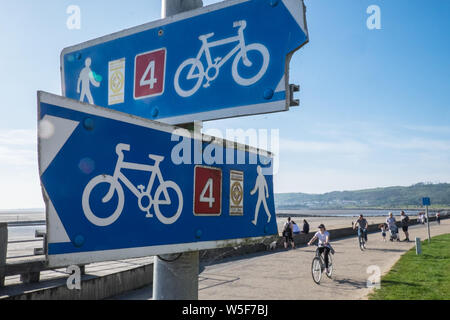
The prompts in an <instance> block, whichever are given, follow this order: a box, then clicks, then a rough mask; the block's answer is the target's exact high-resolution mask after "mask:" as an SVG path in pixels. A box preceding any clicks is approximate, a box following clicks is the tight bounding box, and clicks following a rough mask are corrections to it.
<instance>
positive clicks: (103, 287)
mask: <svg viewBox="0 0 450 320" xmlns="http://www.w3.org/2000/svg"><path fill="white" fill-rule="evenodd" d="M63 280H64V283H60V284H59V285H58V286H53V287H50V288H45V289H41V290H35V291H31V292H24V293H20V294H16V295H14V296H11V297H9V298H7V299H9V300H101V299H106V298H109V297H113V296H116V295H119V294H122V293H125V292H128V291H132V290H136V289H139V288H142V287H144V286H147V285H150V284H152V283H153V263H150V264H147V265H144V266H140V267H138V268H135V269H131V270H127V271H122V272H118V273H114V274H110V275H107V276H103V277H92V276H83V277H82V283H81V289H82V290H69V289H67V286H66V284H65V282H66V281H67V279H63ZM61 281H62V280H61Z"/></svg>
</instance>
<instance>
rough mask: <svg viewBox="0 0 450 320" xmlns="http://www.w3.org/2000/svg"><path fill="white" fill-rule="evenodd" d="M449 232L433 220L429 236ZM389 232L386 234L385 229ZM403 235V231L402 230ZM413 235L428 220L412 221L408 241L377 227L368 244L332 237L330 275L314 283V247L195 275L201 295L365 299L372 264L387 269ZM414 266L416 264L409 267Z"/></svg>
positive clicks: (421, 232) (446, 224) (446, 223)
mask: <svg viewBox="0 0 450 320" xmlns="http://www.w3.org/2000/svg"><path fill="white" fill-rule="evenodd" d="M444 233H450V220H443V221H442V222H441V225H437V223H436V222H432V223H431V236H432V237H433V236H436V235H439V234H444ZM388 236H389V234H388ZM400 236H401V238H402V239H403V238H404V234H403V232H402V231H400ZM415 237H420V238H421V239H422V240H424V239H426V238H427V228H426V225H418V226H413V227H410V239H411V240H413V241H412V242H409V243H407V242H390V241H389V239H387V242H383V241H381V233H373V234H369V239H368V240H369V241H368V244H367V250H366V251H364V252H362V251H361V250H360V249H359V247H358V244H357V238H356V237H349V238H345V239H341V240H335V241H333V240H332V239H331V242H332V245H333V247H334V249H335V250H336V254H335V255H334V257H333V258H334V265H335V270H334V275H333V277H332V279H328V278H327V277H326V276H325V275H324V276H323V278H322V281H321V284H320V285H317V284H315V283H314V282H313V280H312V277H311V262H312V259H313V257H314V254H315V249H316V247H305V246H303V247H299V248H297V249H295V250H292V249H290V250H288V251H283V250H282V249H281V250H280V249H278V250H279V251H277V252H274V253H266V254H260V255H252V256H246V257H245V258H241V259H235V260H232V261H228V262H224V263H220V264H215V265H209V266H205V267H204V270H203V271H202V272H201V273H200V275H199V299H200V300H241V299H244V300H265V299H274V300H285V299H286V300H303V299H310V300H315V299H365V298H366V296H367V294H368V293H369V292H370V291H371V290H372V289H370V288H367V280H368V278H369V277H370V276H371V275H373V273H370V274H369V273H367V271H368V268H369V267H370V266H378V267H379V270H380V272H381V274H385V273H386V272H388V271H389V270H390V268H391V267H392V266H393V265H394V264H395V262H396V261H397V260H398V259H399V258H400V257H401V255H402V254H404V253H405V252H406V251H408V250H409V249H411V248H413V247H414V246H415V242H414V239H415ZM411 272H414V270H411Z"/></svg>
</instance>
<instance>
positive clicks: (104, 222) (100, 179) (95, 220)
mask: <svg viewBox="0 0 450 320" xmlns="http://www.w3.org/2000/svg"><path fill="white" fill-rule="evenodd" d="M102 183H107V184H109V185H110V187H109V188H108V190H109V189H110V188H111V187H113V188H114V192H117V196H118V201H117V207H116V208H115V210H114V212H113V214H111V215H110V216H109V217H106V218H99V217H98V216H96V215H95V214H94V213H93V212H92V209H91V205H90V197H91V192H92V190H94V188H95V187H97V186H98V185H100V184H102ZM111 198H113V197H111ZM111 198H109V199H108V201H109V200H111ZM103 199H105V198H103ZM124 201H125V199H124V194H123V189H122V186H121V185H120V183H119V182H118V181H115V180H114V178H113V177H111V176H108V175H100V176H97V177H95V178H94V179H92V180H91V181H89V183H88V184H87V186H86V187H85V188H84V191H83V197H82V201H81V202H82V207H83V212H84V215H85V216H86V218H87V219H88V220H89V221H90V222H91V223H92V224H95V225H96V226H99V227H106V226H109V225H110V224H112V223H114V222H115V221H116V220H117V219H118V218H119V216H120V214H121V213H122V210H123V205H124ZM105 202H106V200H105Z"/></svg>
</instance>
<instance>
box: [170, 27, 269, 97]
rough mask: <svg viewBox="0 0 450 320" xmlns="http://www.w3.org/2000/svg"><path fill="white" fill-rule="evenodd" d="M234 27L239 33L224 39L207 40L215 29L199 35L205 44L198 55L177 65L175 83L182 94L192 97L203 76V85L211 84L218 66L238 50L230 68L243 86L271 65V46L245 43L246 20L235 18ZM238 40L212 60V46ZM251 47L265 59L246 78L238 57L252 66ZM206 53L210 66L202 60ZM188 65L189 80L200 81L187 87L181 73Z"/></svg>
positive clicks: (262, 73) (258, 77) (259, 77)
mask: <svg viewBox="0 0 450 320" xmlns="http://www.w3.org/2000/svg"><path fill="white" fill-rule="evenodd" d="M233 27H234V28H237V27H239V30H238V35H237V36H234V37H230V38H227V39H223V40H218V41H214V42H211V43H208V39H209V38H211V37H212V36H214V33H209V34H205V35H202V36H200V37H199V40H200V41H202V43H203V45H202V47H201V48H200V51H199V52H198V54H197V57H196V58H190V59H187V60H186V61H184V62H183V63H182V64H181V65H180V66H179V67H178V69H177V72H176V73H175V79H174V85H175V90H176V92H177V93H178V94H179V95H180V96H181V97H185V98H187V97H190V96H192V95H193V94H194V93H196V92H197V90H198V89H199V88H200V85H201V84H202V83H203V79H204V78H206V83H205V84H204V85H203V87H204V88H208V87H209V86H210V84H209V83H210V82H211V81H214V80H215V79H216V78H217V77H218V76H219V70H220V68H221V67H222V66H223V65H224V64H225V63H226V62H227V61H228V60H229V59H230V58H231V57H232V56H233V55H234V54H235V53H237V55H236V57H235V58H234V61H233V67H232V69H231V72H232V76H233V79H234V81H236V83H238V84H240V85H241V86H250V85H252V84H254V83H256V82H258V81H259V80H260V79H261V78H262V76H263V75H264V74H265V73H266V71H267V68H268V67H269V61H270V54H269V50H267V48H266V47H265V46H264V45H262V44H260V43H252V44H249V45H246V44H245V39H244V29H245V28H246V27H247V22H246V21H245V20H241V21H235V22H234V23H233ZM235 41H238V42H239V43H238V44H237V46H236V47H235V48H234V49H232V50H231V51H230V52H229V53H228V54H227V55H226V56H225V58H222V57H217V58H215V59H214V63H213V62H212V58H211V52H210V49H211V48H213V47H217V46H221V45H224V44H228V43H232V42H235ZM249 51H256V52H258V53H259V54H260V55H261V56H262V58H263V63H262V66H261V69H260V70H259V71H258V73H257V74H256V75H254V76H253V77H251V78H244V77H242V76H241V75H239V72H238V66H239V61H240V60H241V59H242V61H243V63H244V66H246V67H251V66H252V65H253V63H252V62H251V61H250V59H249V58H248V57H247V52H249ZM203 53H204V54H205V57H206V61H207V63H208V66H207V68H206V72H205V68H204V66H203V64H202V62H201V60H200V59H201V58H202V56H203ZM186 67H188V68H189V72H188V73H187V76H186V80H193V79H197V82H196V83H195V85H194V87H193V88H192V89H189V90H184V89H182V88H181V86H180V75H181V72H182V71H183V69H184V68H186Z"/></svg>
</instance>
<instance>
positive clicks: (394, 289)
mask: <svg viewBox="0 0 450 320" xmlns="http://www.w3.org/2000/svg"><path fill="white" fill-rule="evenodd" d="M369 299H370V300H448V299H450V234H444V235H440V236H437V237H434V238H431V243H430V244H428V240H425V241H422V254H421V255H416V248H415V247H414V248H413V249H411V250H410V251H408V252H407V253H405V254H404V255H403V256H402V257H401V258H400V260H399V261H397V263H396V264H395V265H394V267H393V268H392V269H391V270H390V271H389V273H387V274H386V275H385V276H383V277H382V278H381V288H380V289H377V290H375V291H374V292H372V293H371V294H370V295H369Z"/></svg>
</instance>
